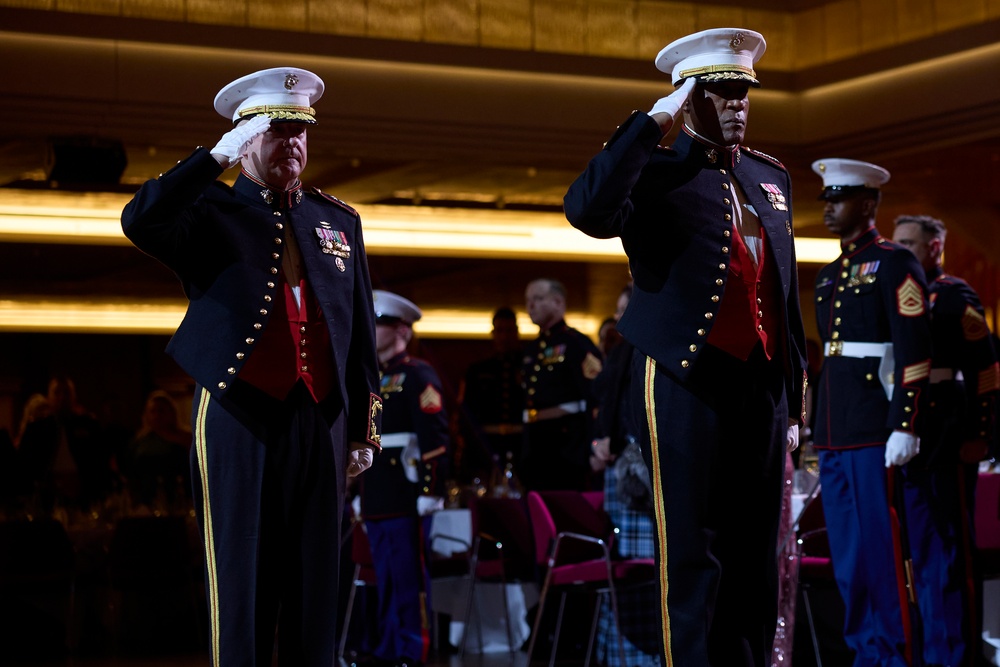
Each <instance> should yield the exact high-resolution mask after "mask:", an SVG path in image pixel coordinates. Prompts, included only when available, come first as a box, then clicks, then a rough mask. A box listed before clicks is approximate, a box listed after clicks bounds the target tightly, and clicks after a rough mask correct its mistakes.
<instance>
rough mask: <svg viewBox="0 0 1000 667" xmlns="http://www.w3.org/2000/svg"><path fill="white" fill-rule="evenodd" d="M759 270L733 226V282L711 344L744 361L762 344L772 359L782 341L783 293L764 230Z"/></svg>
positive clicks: (731, 280) (731, 264)
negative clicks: (770, 256)
mask: <svg viewBox="0 0 1000 667" xmlns="http://www.w3.org/2000/svg"><path fill="white" fill-rule="evenodd" d="M760 231H761V245H760V257H759V258H758V263H757V270H756V271H754V268H753V258H752V257H751V256H750V251H749V250H747V246H746V244H745V243H744V242H743V237H742V236H741V235H740V233H739V231H738V230H737V229H736V227H735V225H734V226H733V235H732V239H733V249H732V252H731V253H730V256H729V279H728V280H727V281H726V289H725V291H724V292H723V294H722V303H721V304H720V306H719V312H718V314H717V315H716V316H715V324H714V325H712V330H711V331H710V332H709V334H708V342H709V343H711V344H712V345H714V346H715V347H717V348H719V349H721V350H724V351H726V352H728V353H729V354H731V355H733V356H734V357H737V358H738V359H742V360H744V361H746V360H747V358H748V357H749V356H750V352H751V351H753V347H754V345H756V344H757V341H758V340H759V341H760V342H761V343H763V345H764V353H765V354H766V355H767V358H768V359H770V358H772V357H773V356H774V349H775V345H776V344H777V342H778V341H779V340H781V330H780V326H781V308H782V303H781V290H780V283H779V281H778V280H777V276H775V275H774V263H773V262H771V261H768V257H767V253H768V252H769V251H768V247H767V234H766V233H765V232H764V228H763V227H761V230H760Z"/></svg>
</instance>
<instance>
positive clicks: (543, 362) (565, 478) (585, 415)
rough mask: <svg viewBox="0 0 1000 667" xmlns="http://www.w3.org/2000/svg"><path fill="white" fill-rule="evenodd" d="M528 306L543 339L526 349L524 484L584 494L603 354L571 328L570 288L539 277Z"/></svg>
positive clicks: (527, 299) (532, 286)
mask: <svg viewBox="0 0 1000 667" xmlns="http://www.w3.org/2000/svg"><path fill="white" fill-rule="evenodd" d="M525 302H526V305H527V310H528V315H529V317H531V321H532V322H533V323H534V324H536V325H537V326H538V337H537V338H535V340H533V341H532V342H530V343H529V344H528V346H527V348H526V351H525V353H524V359H523V367H522V371H521V374H522V381H523V383H524V391H525V397H524V408H525V409H524V414H523V416H522V417H523V421H524V452H523V456H522V459H523V463H522V466H521V472H522V481H523V482H524V485H525V487H526V488H528V489H531V490H555V489H572V490H577V491H582V490H585V489H587V488H588V487H589V485H590V477H591V469H590V440H591V437H590V433H591V419H590V415H589V410H588V401H589V399H590V395H591V384H592V383H593V380H594V378H596V377H597V375H598V374H599V373H600V372H601V367H602V361H601V353H600V351H599V350H598V349H597V347H596V346H595V345H594V343H593V342H591V340H590V339H589V338H587V336H585V335H584V334H582V333H580V332H579V331H577V330H576V329H574V328H572V327H570V326H569V325H567V324H566V320H565V317H566V288H565V287H564V286H563V285H562V283H560V282H558V281H556V280H551V279H548V278H539V279H538V280H533V281H532V282H530V283H528V287H527V289H526V290H525Z"/></svg>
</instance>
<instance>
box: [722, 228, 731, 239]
mask: <svg viewBox="0 0 1000 667" xmlns="http://www.w3.org/2000/svg"><path fill="white" fill-rule="evenodd" d="M731 234H732V232H730V231H729V230H728V229H727V230H726V231H724V232H722V235H723V236H725V237H726V238H727V239H728V238H729V237H730V235H731Z"/></svg>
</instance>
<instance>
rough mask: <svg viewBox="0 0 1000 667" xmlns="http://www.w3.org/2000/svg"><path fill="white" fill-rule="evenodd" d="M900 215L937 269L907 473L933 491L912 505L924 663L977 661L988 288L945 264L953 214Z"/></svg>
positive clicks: (986, 451)
mask: <svg viewBox="0 0 1000 667" xmlns="http://www.w3.org/2000/svg"><path fill="white" fill-rule="evenodd" d="M895 224H896V228H895V230H894V233H893V241H895V242H896V243H898V244H900V245H902V246H903V247H905V248H908V249H909V250H910V252H912V253H913V254H914V255H915V256H916V258H917V261H918V262H920V265H921V267H923V269H924V273H925V275H926V277H927V290H928V293H929V295H930V316H931V338H932V341H933V349H934V356H933V359H932V361H931V372H930V386H929V387H928V399H929V400H928V403H927V408H926V412H925V415H924V421H923V426H922V428H921V447H920V453H919V454H918V455H917V456H916V457H914V458H913V460H912V461H910V463H908V464H907V475H906V487H907V491H908V492H910V493H914V494H919V497H920V498H927V499H928V503H927V504H926V505H920V504H916V507H917V508H919V509H914V510H912V511H910V512H909V513H908V514H907V520H908V522H909V535H910V543H911V545H912V546H911V548H912V551H913V562H914V565H915V566H916V569H917V582H918V594H919V601H920V612H921V615H922V617H923V636H924V652H923V654H924V662H925V663H926V664H927V665H969V666H973V665H978V664H979V661H980V660H982V659H983V656H982V651H981V647H982V629H983V628H982V623H983V621H982V604H983V600H982V586H983V580H982V573H981V572H979V571H978V568H977V567H976V564H977V562H978V554H977V551H976V542H975V499H976V482H977V481H978V479H979V462H980V461H982V460H984V459H987V458H989V457H990V455H991V451H990V449H991V445H993V444H995V442H996V405H997V394H998V390H1000V369H998V365H997V356H996V352H995V351H994V349H993V345H992V342H991V341H990V330H989V327H988V326H987V324H986V317H985V313H984V311H983V306H982V303H981V302H980V300H979V295H978V294H976V291H975V290H974V289H972V287H970V286H969V284H968V283H967V282H965V281H964V280H962V279H961V278H959V277H958V276H954V275H951V274H948V273H945V272H944V268H943V267H942V258H943V256H944V245H945V237H946V235H947V229H946V228H945V225H944V223H943V222H941V221H940V220H938V219H936V218H932V217H930V216H926V215H904V216H900V217H898V218H896V223H895ZM996 453H997V452H996V451H995V450H994V451H993V452H992V454H993V455H996Z"/></svg>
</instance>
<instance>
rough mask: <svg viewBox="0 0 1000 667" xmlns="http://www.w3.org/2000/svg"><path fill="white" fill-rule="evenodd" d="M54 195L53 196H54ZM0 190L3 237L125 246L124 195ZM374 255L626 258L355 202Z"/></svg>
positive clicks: (611, 242)
mask: <svg viewBox="0 0 1000 667" xmlns="http://www.w3.org/2000/svg"><path fill="white" fill-rule="evenodd" d="M53 195H56V196H53ZM78 199H79V202H78V204H79V206H77V207H73V206H72V202H73V201H74V200H73V199H72V198H71V197H70V196H67V194H66V193H31V196H30V197H28V196H25V195H23V194H21V195H18V196H14V197H11V196H9V195H7V194H5V193H0V242H4V243H17V242H21V243H69V244H84V245H127V244H128V240H127V239H125V237H124V236H123V235H122V232H121V223H120V222H119V216H120V215H121V209H122V207H123V206H124V205H125V203H126V202H127V201H128V197H127V196H125V195H103V196H100V197H93V196H89V195H80V196H78ZM358 209H359V211H360V212H361V217H362V220H363V221H364V230H365V244H366V246H367V248H368V251H369V252H370V253H371V254H372V255H408V256H427V257H481V258H492V259H535V260H539V259H543V260H544V259H548V260H559V261H585V262H623V261H625V255H624V252H623V251H622V247H621V242H620V241H619V240H618V239H606V240H601V239H593V238H590V237H589V236H587V235H585V234H582V233H581V232H578V231H577V230H575V229H573V228H572V227H570V226H569V224H567V222H566V220H565V218H564V217H563V216H562V214H560V213H538V212H527V211H500V210H478V209H472V210H470V209H441V208H438V209H435V208H424V207H404V206H361V207H358ZM795 249H796V254H797V255H798V260H799V262H801V263H803V264H826V263H828V262H831V261H833V260H834V259H836V258H837V256H838V255H839V254H840V246H839V244H838V242H837V240H836V239H834V238H824V239H820V238H809V237H798V238H796V245H795Z"/></svg>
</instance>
